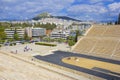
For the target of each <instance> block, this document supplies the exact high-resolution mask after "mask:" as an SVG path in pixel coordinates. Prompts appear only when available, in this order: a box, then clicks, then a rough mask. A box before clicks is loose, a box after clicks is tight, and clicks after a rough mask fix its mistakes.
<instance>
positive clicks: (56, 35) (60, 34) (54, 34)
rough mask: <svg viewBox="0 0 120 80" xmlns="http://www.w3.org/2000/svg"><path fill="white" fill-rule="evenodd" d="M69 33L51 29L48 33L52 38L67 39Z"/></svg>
mask: <svg viewBox="0 0 120 80" xmlns="http://www.w3.org/2000/svg"><path fill="white" fill-rule="evenodd" d="M69 34H70V32H69V31H53V32H52V33H51V34H50V38H53V39H58V38H62V39H67V37H68V36H69Z"/></svg>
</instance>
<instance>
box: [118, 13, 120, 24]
mask: <svg viewBox="0 0 120 80" xmlns="http://www.w3.org/2000/svg"><path fill="white" fill-rule="evenodd" d="M118 24H120V13H119V16H118Z"/></svg>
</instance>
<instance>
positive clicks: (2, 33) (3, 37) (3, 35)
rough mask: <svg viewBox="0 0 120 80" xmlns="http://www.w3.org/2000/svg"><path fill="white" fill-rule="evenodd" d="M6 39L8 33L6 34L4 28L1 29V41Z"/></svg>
mask: <svg viewBox="0 0 120 80" xmlns="http://www.w3.org/2000/svg"><path fill="white" fill-rule="evenodd" d="M5 38H6V33H5V32H4V28H0V40H4V39H5Z"/></svg>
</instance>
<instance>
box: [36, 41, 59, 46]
mask: <svg viewBox="0 0 120 80" xmlns="http://www.w3.org/2000/svg"><path fill="white" fill-rule="evenodd" d="M35 44H36V45H45V46H57V45H56V44H50V43H43V42H37V43H35Z"/></svg>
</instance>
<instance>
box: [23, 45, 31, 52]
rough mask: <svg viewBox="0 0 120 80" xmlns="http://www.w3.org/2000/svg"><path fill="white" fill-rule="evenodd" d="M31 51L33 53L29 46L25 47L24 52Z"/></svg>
mask: <svg viewBox="0 0 120 80" xmlns="http://www.w3.org/2000/svg"><path fill="white" fill-rule="evenodd" d="M29 50H30V51H32V49H31V48H29V47H27V46H26V47H24V52H26V51H29Z"/></svg>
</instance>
